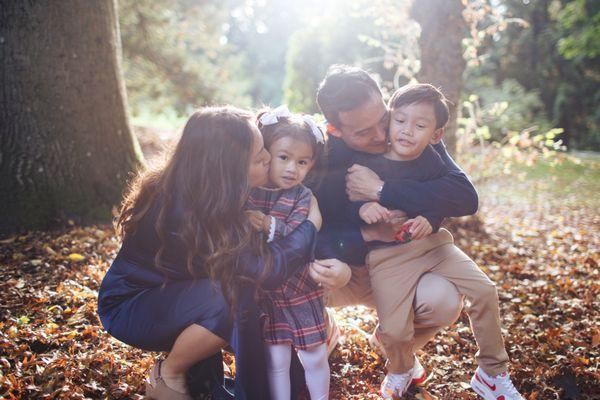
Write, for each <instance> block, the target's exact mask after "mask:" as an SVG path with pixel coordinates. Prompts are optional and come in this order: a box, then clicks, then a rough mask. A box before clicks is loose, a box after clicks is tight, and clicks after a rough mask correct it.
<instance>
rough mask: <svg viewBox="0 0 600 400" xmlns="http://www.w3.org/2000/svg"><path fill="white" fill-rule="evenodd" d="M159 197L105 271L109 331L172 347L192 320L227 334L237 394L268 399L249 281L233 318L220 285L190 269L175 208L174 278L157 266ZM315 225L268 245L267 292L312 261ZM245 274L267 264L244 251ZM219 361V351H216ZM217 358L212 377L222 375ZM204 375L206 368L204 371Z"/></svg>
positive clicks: (240, 289)
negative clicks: (270, 259) (197, 276)
mask: <svg viewBox="0 0 600 400" xmlns="http://www.w3.org/2000/svg"><path fill="white" fill-rule="evenodd" d="M159 209H160V202H156V204H155V205H154V206H153V207H152V208H151V209H150V210H149V211H148V212H147V213H146V215H145V216H144V217H143V218H142V220H141V221H140V222H139V224H138V227H137V229H136V230H135V232H134V233H132V234H129V235H127V237H126V238H125V240H124V241H123V245H122V247H121V250H120V251H119V253H118V255H117V257H116V258H115V260H114V262H113V263H112V265H111V267H110V268H109V270H108V271H107V273H106V276H105V277H104V280H103V281H102V284H101V286H100V290H99V295H98V314H99V316H100V320H101V322H102V325H103V326H104V328H105V329H106V330H107V331H108V332H109V333H110V334H111V335H112V336H114V337H115V338H117V339H119V340H121V341H122V342H125V343H127V344H129V345H131V346H134V347H137V348H140V349H144V350H151V351H169V350H170V349H171V348H172V346H173V343H174V342H175V339H176V338H177V337H178V336H179V334H180V333H181V332H182V331H183V330H184V329H185V328H186V327H188V326H190V325H191V324H198V325H201V326H203V327H205V328H207V329H208V330H210V331H211V332H213V333H214V334H216V335H217V336H219V337H221V338H223V339H225V340H226V341H227V342H228V343H229V344H230V345H231V347H232V349H233V350H234V353H235V357H236V380H235V398H236V399H261V400H262V399H269V397H270V396H269V389H268V383H267V377H266V364H265V359H264V351H263V342H262V339H261V327H260V321H259V310H258V308H257V305H256V302H255V299H254V287H252V284H249V283H244V282H240V283H239V285H238V286H237V294H238V302H239V306H238V308H237V311H236V312H235V315H233V317H232V316H231V315H230V314H231V313H230V308H229V306H228V304H227V302H226V300H225V298H224V296H223V293H222V292H221V289H220V286H219V285H218V284H216V283H214V282H212V281H211V280H209V279H208V278H204V279H194V278H193V277H192V276H191V275H190V274H189V272H188V271H187V267H186V258H187V251H186V247H185V245H184V243H183V242H182V240H181V238H180V237H179V236H178V235H177V233H176V232H178V227H179V226H180V224H181V222H182V220H183V213H182V212H181V211H180V209H179V208H177V207H175V208H174V210H173V212H171V213H170V215H168V217H167V219H166V223H167V225H166V226H167V228H168V231H169V232H171V233H170V234H169V235H168V237H167V238H166V241H165V250H164V253H163V257H162V258H161V260H162V265H163V266H164V267H166V268H168V270H169V275H170V278H169V279H167V278H166V277H165V275H164V274H163V273H161V272H160V271H159V270H158V269H156V268H155V267H154V256H155V254H156V252H157V250H158V249H159V247H160V240H159V238H158V236H157V234H156V231H155V228H154V226H155V223H156V220H157V216H158V211H159ZM315 237H316V229H315V227H314V225H313V224H312V223H311V222H310V221H305V222H303V223H302V224H301V225H300V226H299V227H298V228H296V229H295V230H294V232H292V233H291V234H290V235H288V236H287V237H285V238H283V239H281V240H279V241H278V242H273V243H270V244H269V246H270V249H271V252H272V255H273V259H274V263H273V271H272V273H271V274H270V275H269V276H268V277H267V278H266V280H265V281H264V283H263V285H262V286H263V287H264V288H265V289H275V288H277V287H279V286H280V285H282V284H283V283H284V282H285V281H286V280H287V279H288V278H289V277H290V276H291V275H293V273H294V272H295V270H296V269H297V268H299V267H302V266H303V265H305V264H306V263H307V262H309V261H311V258H312V255H313V252H314V244H315ZM239 265H240V268H241V270H240V271H239V274H240V275H245V276H250V277H254V278H256V277H258V276H259V275H260V274H261V272H262V270H263V262H262V260H261V259H259V258H258V257H255V256H253V255H251V254H250V252H249V251H248V252H247V253H244V254H243V256H242V259H241V262H240V263H239ZM217 359H218V360H220V355H217ZM218 360H217V362H214V363H212V364H211V365H214V368H212V369H213V370H212V371H208V372H209V373H210V374H213V376H214V375H216V376H219V375H222V369H221V368H222V365H220V364H219V362H218ZM205 372H206V371H205Z"/></svg>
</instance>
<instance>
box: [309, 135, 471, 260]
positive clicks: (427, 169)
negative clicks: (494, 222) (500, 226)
mask: <svg viewBox="0 0 600 400" xmlns="http://www.w3.org/2000/svg"><path fill="white" fill-rule="evenodd" d="M327 146H328V169H327V171H326V173H325V177H324V179H323V181H322V182H321V184H320V185H319V187H318V188H317V189H316V190H314V192H315V195H316V196H317V199H318V200H319V207H320V209H321V213H322V215H323V227H322V228H321V232H320V233H319V235H318V240H317V250H316V256H317V258H318V259H325V258H337V259H339V260H342V261H344V262H347V263H348V264H351V265H364V262H365V257H366V255H367V252H368V248H367V246H366V244H365V243H364V241H363V238H362V234H361V232H360V227H361V224H360V223H359V221H357V219H356V218H350V217H349V215H348V198H347V196H346V179H345V176H346V172H347V169H348V168H350V167H351V166H352V164H354V163H358V164H361V165H365V166H367V167H370V168H371V169H373V170H374V171H375V172H376V173H377V174H378V175H379V177H380V178H381V179H382V180H383V181H384V182H385V184H384V185H383V190H382V194H381V199H380V201H379V202H380V204H381V205H383V206H384V207H387V208H389V209H398V210H403V211H405V212H406V213H407V214H408V215H409V216H410V217H414V216H417V215H423V216H425V217H427V218H428V219H429V220H430V222H432V226H433V225H436V226H433V228H434V230H437V228H439V223H440V222H441V220H442V218H443V217H460V216H463V215H470V214H474V213H475V212H476V211H477V207H478V197H477V192H476V191H475V188H474V187H473V184H472V183H471V181H470V180H469V178H468V177H467V175H466V174H465V173H464V172H463V171H462V170H461V169H460V167H459V166H458V165H456V163H455V162H454V161H453V160H452V158H451V157H450V156H449V155H448V152H447V151H446V147H445V146H444V144H443V143H439V144H437V145H435V146H433V149H435V152H434V151H429V150H428V151H425V152H423V154H422V155H421V156H420V157H419V158H417V159H416V160H413V161H410V162H398V161H391V160H387V159H385V158H384V157H382V156H381V155H377V156H368V155H366V154H364V153H361V152H357V151H354V150H351V149H349V148H348V147H347V146H346V145H345V144H344V142H343V141H342V140H341V139H338V138H334V137H330V138H329V140H328V142H327ZM436 152H437V153H436ZM440 161H441V162H442V164H443V165H441V164H440ZM366 164H369V165H366ZM396 164H397V170H396V168H394V166H395V165H396ZM436 218H437V221H436Z"/></svg>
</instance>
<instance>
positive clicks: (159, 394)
mask: <svg viewBox="0 0 600 400" xmlns="http://www.w3.org/2000/svg"><path fill="white" fill-rule="evenodd" d="M161 365H162V360H161V361H159V362H157V363H156V364H154V367H152V372H150V376H151V377H149V378H148V379H147V380H146V397H145V398H146V399H147V400H193V398H192V396H190V395H189V394H187V393H181V392H178V391H176V390H174V389H171V388H170V387H169V386H167V384H166V383H165V380H164V379H163V377H162V375H161V374H160V367H161ZM152 380H154V382H155V383H154V385H152V383H151V382H152Z"/></svg>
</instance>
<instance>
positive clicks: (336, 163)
mask: <svg viewBox="0 0 600 400" xmlns="http://www.w3.org/2000/svg"><path fill="white" fill-rule="evenodd" d="M317 103H318V104H319V107H320V108H321V111H322V112H323V114H324V116H325V118H326V119H327V121H328V133H329V140H328V156H329V161H328V170H327V172H326V176H325V178H324V181H323V182H322V184H321V185H320V187H319V188H318V189H317V190H316V193H315V194H316V196H317V198H318V200H319V206H320V208H321V212H322V215H323V220H324V224H323V228H322V230H321V232H320V234H319V240H318V245H317V258H322V259H324V260H319V261H318V262H316V263H313V265H312V269H311V273H312V276H313V278H314V279H315V280H317V281H319V282H321V283H322V284H323V285H324V286H325V287H326V288H327V289H329V291H328V293H327V295H326V305H327V306H329V307H341V306H346V305H353V304H363V305H366V306H369V307H372V308H374V307H375V304H374V301H373V296H372V293H371V288H370V282H369V273H368V271H367V268H365V267H364V264H365V256H366V254H367V252H368V249H367V247H366V246H365V245H364V242H374V241H382V242H392V241H394V234H395V233H396V230H397V226H394V225H393V224H390V223H380V224H376V225H368V226H365V227H362V228H360V229H359V228H356V226H355V225H353V224H351V223H349V222H348V221H347V215H346V213H345V209H344V207H340V205H341V204H343V203H344V200H345V198H344V197H345V196H346V194H347V195H348V197H349V198H350V200H351V201H377V202H379V203H380V204H381V205H383V206H385V207H388V208H390V209H399V210H403V211H405V212H406V213H408V214H422V213H423V212H424V211H427V210H437V211H439V210H443V211H444V216H446V217H455V216H463V215H470V214H473V213H475V212H476V211H477V206H478V198H477V192H476V191H475V189H474V187H473V185H472V184H471V182H470V181H469V179H468V177H467V176H466V175H465V173H464V172H463V171H462V170H461V169H460V168H459V167H458V166H457V165H456V164H455V163H454V161H453V160H452V159H451V158H450V157H449V155H448V154H447V152H446V149H445V147H444V145H443V143H440V144H438V145H436V146H434V148H435V150H436V151H437V152H438V153H439V155H440V157H441V158H442V160H443V161H444V163H445V164H446V165H447V166H448V171H449V172H448V173H447V174H446V175H444V176H443V177H441V178H438V179H436V180H431V181H427V182H416V181H412V180H407V179H402V180H396V181H388V182H384V181H382V180H381V179H380V178H379V177H378V176H377V175H376V174H375V173H374V172H373V171H371V170H370V169H368V168H366V167H363V166H359V165H351V160H352V159H353V155H354V154H355V152H364V153H370V154H381V153H383V152H384V151H385V150H386V147H387V139H386V133H387V129H388V124H389V113H388V110H387V107H386V105H385V103H384V102H383V98H382V94H381V90H380V88H379V86H378V85H377V83H376V82H375V81H374V80H373V78H372V77H371V76H370V75H369V74H368V73H367V72H365V71H363V70H361V69H359V68H354V67H348V66H332V67H331V68H330V69H329V71H328V73H327V76H326V77H325V79H324V80H323V81H322V82H321V85H320V87H319V90H318V93H317ZM337 259H340V260H343V261H345V262H347V263H348V264H350V267H348V266H346V265H345V264H344V263H340V262H338V261H337ZM398 273H402V271H401V270H398ZM413 304H414V305H413V309H414V324H415V333H414V341H415V348H419V347H422V346H423V345H425V344H426V343H427V342H428V341H429V340H431V339H432V338H433V337H434V336H435V334H436V333H437V332H438V331H439V330H441V329H443V328H444V327H446V326H448V325H450V324H452V323H453V322H454V321H455V320H456V318H457V317H458V315H459V313H460V310H461V308H462V299H461V297H460V295H459V294H458V291H457V289H456V287H455V286H454V285H453V284H452V283H450V282H448V281H447V280H445V279H443V278H442V277H440V276H438V275H435V274H432V273H427V274H424V275H423V276H422V277H421V279H420V280H419V283H418V284H417V290H416V295H415V299H414V303H413ZM331 321H332V322H333V320H331ZM330 331H331V333H330V337H332V339H335V335H336V332H337V327H336V326H335V324H334V323H333V324H331V326H330ZM372 342H375V343H376V344H377V343H378V341H377V338H376V336H374V337H372ZM332 345H333V346H335V340H332ZM333 346H332V348H333ZM426 375H427V374H426V372H425V370H424V368H423V367H422V366H421V364H420V363H419V360H418V359H416V358H415V366H414V368H413V369H412V381H413V383H418V382H421V381H423V380H424V379H425V378H426Z"/></svg>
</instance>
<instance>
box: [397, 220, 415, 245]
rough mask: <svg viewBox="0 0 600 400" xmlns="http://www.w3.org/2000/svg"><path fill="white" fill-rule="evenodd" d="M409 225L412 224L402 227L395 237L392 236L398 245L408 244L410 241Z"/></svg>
mask: <svg viewBox="0 0 600 400" xmlns="http://www.w3.org/2000/svg"><path fill="white" fill-rule="evenodd" d="M411 225H412V224H404V225H402V228H400V230H399V231H398V232H396V236H394V238H395V239H396V241H397V242H398V243H408V242H410V241H411V239H412V237H411V236H412V235H411V234H410V232H409V230H410V227H411Z"/></svg>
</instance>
